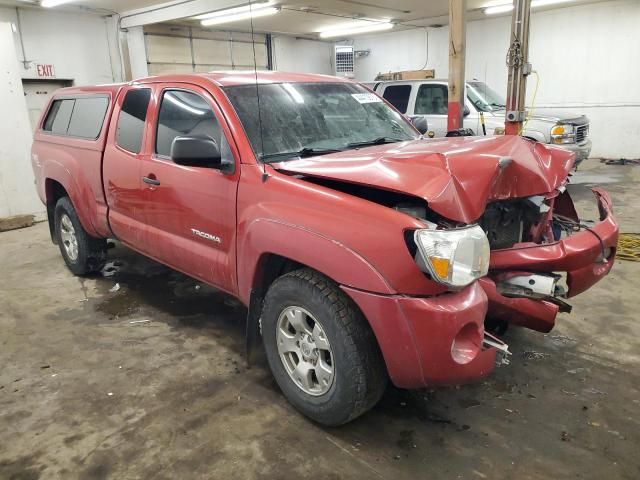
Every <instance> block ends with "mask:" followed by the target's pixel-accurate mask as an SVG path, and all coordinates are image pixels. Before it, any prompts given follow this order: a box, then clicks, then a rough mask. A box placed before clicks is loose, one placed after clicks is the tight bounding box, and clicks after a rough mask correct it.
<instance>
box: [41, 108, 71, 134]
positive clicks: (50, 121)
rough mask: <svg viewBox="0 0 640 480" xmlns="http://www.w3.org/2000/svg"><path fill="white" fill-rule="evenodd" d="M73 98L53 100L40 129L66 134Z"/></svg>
mask: <svg viewBox="0 0 640 480" xmlns="http://www.w3.org/2000/svg"><path fill="white" fill-rule="evenodd" d="M74 103H75V100H74V99H68V100H54V101H53V103H52V104H51V108H50V109H49V113H48V114H47V118H46V119H45V121H44V125H43V126H42V129H43V130H44V131H45V132H51V133H55V134H58V135H66V134H67V129H68V128H69V120H71V112H73V104H74Z"/></svg>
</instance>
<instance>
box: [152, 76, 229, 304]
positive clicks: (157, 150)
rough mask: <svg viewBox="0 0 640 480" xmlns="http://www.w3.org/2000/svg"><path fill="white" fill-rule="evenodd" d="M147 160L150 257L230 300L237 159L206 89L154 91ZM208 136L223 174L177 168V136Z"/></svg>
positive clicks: (162, 88)
mask: <svg viewBox="0 0 640 480" xmlns="http://www.w3.org/2000/svg"><path fill="white" fill-rule="evenodd" d="M149 123H150V129H151V132H152V134H151V135H150V138H149V143H148V145H147V147H148V148H149V151H150V155H149V156H148V157H146V158H144V159H143V161H142V164H141V179H142V182H143V185H144V189H145V192H146V193H145V223H146V224H147V227H148V246H147V251H148V252H149V254H150V255H151V256H153V257H155V258H157V259H158V260H160V261H161V262H163V263H165V264H167V265H169V266H171V267H173V268H175V269H177V270H181V271H183V272H185V273H187V274H188V275H191V276H193V277H196V278H198V279H200V280H203V281H205V282H207V283H210V284H213V285H216V286H217V287H219V288H220V289H222V290H225V291H227V292H230V293H235V291H236V288H237V287H236V268H235V251H236V237H235V236H236V191H237V188H238V179H239V174H240V169H239V168H238V165H239V155H238V152H237V149H236V146H235V143H234V142H233V137H232V135H231V133H230V131H229V128H228V126H227V124H226V122H225V120H224V116H223V115H222V112H221V110H220V108H219V107H218V105H217V103H216V102H215V100H214V99H213V97H212V96H211V95H210V94H209V93H208V92H207V91H206V90H204V89H201V88H199V87H196V86H185V84H184V83H181V84H174V85H172V84H158V85H156V86H155V90H154V100H153V114H152V117H151V118H150V122H149ZM185 135H208V136H210V137H211V138H213V139H214V140H215V142H216V143H217V144H218V147H219V149H220V152H221V155H222V162H223V165H224V168H222V169H220V168H213V167H211V168H209V167H187V166H182V165H177V164H175V163H174V162H173V161H172V160H171V158H170V154H171V144H172V142H173V140H174V139H175V138H176V137H177V136H185Z"/></svg>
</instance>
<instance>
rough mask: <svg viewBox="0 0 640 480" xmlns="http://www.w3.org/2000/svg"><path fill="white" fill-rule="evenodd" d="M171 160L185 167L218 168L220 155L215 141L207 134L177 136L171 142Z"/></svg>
mask: <svg viewBox="0 0 640 480" xmlns="http://www.w3.org/2000/svg"><path fill="white" fill-rule="evenodd" d="M171 160H173V161H174V163H177V164H178V165H184V166H187V167H208V168H220V167H221V166H222V156H221V155H220V149H219V148H218V144H217V143H216V141H215V140H214V139H213V138H211V137H209V136H207V135H185V136H178V137H176V138H174V139H173V142H171Z"/></svg>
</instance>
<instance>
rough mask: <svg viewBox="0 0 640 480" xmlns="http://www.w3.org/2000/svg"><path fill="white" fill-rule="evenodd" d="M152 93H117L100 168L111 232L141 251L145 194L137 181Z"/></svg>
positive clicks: (135, 90)
mask: <svg viewBox="0 0 640 480" xmlns="http://www.w3.org/2000/svg"><path fill="white" fill-rule="evenodd" d="M151 94H152V91H151V89H150V88H146V87H139V86H133V87H129V88H127V89H125V90H123V91H122V92H121V93H120V95H119V96H118V100H117V102H116V105H115V107H114V111H113V114H112V120H111V123H110V126H109V138H108V139H107V142H106V145H105V151H104V160H103V165H102V181H103V187H104V192H105V196H106V199H107V205H108V206H109V225H110V227H111V231H112V232H113V233H114V235H115V236H116V237H117V238H118V239H119V240H121V241H122V242H124V243H125V244H127V245H129V246H130V247H132V248H134V249H136V250H142V249H143V247H144V244H145V238H144V235H145V228H144V215H143V210H144V194H145V192H144V190H143V189H142V182H141V179H140V162H141V159H142V158H143V156H144V155H145V153H144V149H143V145H144V139H145V136H146V135H145V129H146V118H147V113H148V110H149V105H150V100H151Z"/></svg>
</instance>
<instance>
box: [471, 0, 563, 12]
mask: <svg viewBox="0 0 640 480" xmlns="http://www.w3.org/2000/svg"><path fill="white" fill-rule="evenodd" d="M574 1H575V0H531V8H537V7H546V6H547V5H555V4H558V3H568V2H574ZM485 7H486V8H485V9H484V13H485V14H486V15H494V14H496V13H505V12H510V11H511V10H513V3H511V2H504V1H495V2H490V3H488V4H486V5H485Z"/></svg>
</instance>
